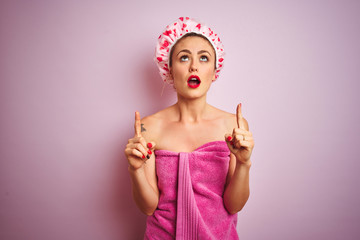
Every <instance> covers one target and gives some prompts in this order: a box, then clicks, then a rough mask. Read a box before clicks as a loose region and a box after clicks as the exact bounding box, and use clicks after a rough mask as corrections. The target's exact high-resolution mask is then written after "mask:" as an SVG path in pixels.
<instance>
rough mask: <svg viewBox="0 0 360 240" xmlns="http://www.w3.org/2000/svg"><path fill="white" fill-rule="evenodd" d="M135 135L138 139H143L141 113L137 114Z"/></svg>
mask: <svg viewBox="0 0 360 240" xmlns="http://www.w3.org/2000/svg"><path fill="white" fill-rule="evenodd" d="M134 128H135V135H136V136H137V137H141V119H140V113H139V112H135V126H134Z"/></svg>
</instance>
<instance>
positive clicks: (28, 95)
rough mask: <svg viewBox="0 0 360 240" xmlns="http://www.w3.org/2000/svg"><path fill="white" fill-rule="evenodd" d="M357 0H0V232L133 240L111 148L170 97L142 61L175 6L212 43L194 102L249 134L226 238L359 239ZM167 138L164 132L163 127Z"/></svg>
mask: <svg viewBox="0 0 360 240" xmlns="http://www.w3.org/2000/svg"><path fill="white" fill-rule="evenodd" d="M359 12H360V2H359V1H350V0H348V1H344V0H336V1H335V0H330V1H325V0H323V1H320V0H308V1H280V0H278V1H275V0H272V1H265V0H264V1H250V0H248V1H221V3H220V1H210V0H206V1H193V0H190V1H188V0H183V1H177V2H176V3H170V2H169V1H146V0H143V1H135V0H132V1H129V3H125V2H122V1H115V0H113V1H110V0H107V1H46V0H42V1H40V0H37V1H36V0H35V1H25V0H24V1H10V0H9V1H1V2H0V31H1V32H0V56H1V57H0V79H1V86H0V107H1V125H0V126H1V129H0V130H1V134H0V141H1V142H0V147H1V153H0V157H1V162H0V239H6V240H29V239H52V240H64V239H87V240H97V239H107V240H112V239H113V240H115V239H141V238H142V236H143V233H144V228H145V216H144V215H143V214H141V213H140V211H139V210H138V209H137V208H136V206H135V204H134V202H133V201H132V197H131V192H130V180H129V176H128V173H127V162H126V159H125V157H124V153H123V150H124V147H125V144H126V142H127V139H128V138H130V137H131V136H132V135H133V118H134V111H135V110H139V111H140V113H141V114H142V116H145V115H148V114H151V113H153V112H155V111H157V110H159V109H162V108H164V107H166V106H168V105H170V104H173V103H174V102H175V100H176V99H175V94H174V92H173V90H172V89H171V87H165V90H164V94H163V96H161V89H162V87H163V84H162V82H161V80H160V76H159V75H158V73H157V69H156V66H155V64H154V63H153V60H152V59H153V53H154V46H155V41H156V39H157V37H158V35H159V34H160V33H161V31H162V30H163V29H164V27H165V26H166V25H167V24H168V23H170V22H172V21H173V20H175V19H176V18H177V17H179V16H192V17H195V18H198V19H201V20H203V21H204V22H206V23H208V24H209V25H210V26H212V27H213V28H214V29H215V30H216V31H217V32H218V33H219V34H220V36H221V37H222V40H223V42H224V44H225V49H226V51H227V56H226V63H225V68H224V70H223V72H222V73H221V75H220V79H219V80H218V81H217V82H215V83H214V85H213V86H212V88H211V90H210V92H209V95H208V101H209V103H210V104H213V105H214V106H216V107H219V108H222V109H224V110H227V111H229V112H235V107H236V104H237V103H238V102H242V103H243V114H244V116H245V117H246V118H247V120H248V121H249V123H250V128H251V131H252V132H253V134H254V136H255V140H256V144H255V149H254V153H253V157H252V160H253V167H252V169H251V196H250V199H249V202H248V203H247V205H246V206H245V208H244V209H243V211H242V212H240V214H239V224H238V231H239V236H240V238H241V239H247V240H250V239H254V240H257V239H277V240H278V239H280V240H282V239H359V238H360V228H359V226H360V207H359V203H360V192H359V187H358V184H359V180H360V174H359V167H360V163H359V160H360V157H359V156H360V147H359V140H358V137H359V136H360V127H359V122H360V113H359V109H360V107H359V103H360V96H359V94H358V91H359V89H360V83H359V82H360V70H359V69H360V44H359V43H360V14H359ZM174 141H176V140H175V139H174Z"/></svg>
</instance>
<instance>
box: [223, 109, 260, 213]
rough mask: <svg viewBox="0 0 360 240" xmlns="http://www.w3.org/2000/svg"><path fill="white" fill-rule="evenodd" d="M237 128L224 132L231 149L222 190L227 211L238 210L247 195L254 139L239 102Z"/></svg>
mask: <svg viewBox="0 0 360 240" xmlns="http://www.w3.org/2000/svg"><path fill="white" fill-rule="evenodd" d="M236 121H237V128H234V130H233V133H232V134H226V135H225V140H226V142H227V144H228V147H229V149H230V151H231V153H232V154H231V159H230V167H229V176H228V184H227V186H226V188H225V192H224V205H225V208H226V209H227V210H228V212H229V213H231V214H234V213H236V212H238V211H240V210H241V209H242V208H243V207H244V206H245V204H246V202H247V200H248V198H249V195H250V187H249V171H250V167H251V161H250V156H251V153H252V150H253V148H254V139H253V136H252V133H251V132H249V126H248V123H247V121H246V120H245V119H244V118H243V117H242V113H241V104H239V105H238V106H237V109H236Z"/></svg>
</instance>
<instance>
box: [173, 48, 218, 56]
mask: <svg viewBox="0 0 360 240" xmlns="http://www.w3.org/2000/svg"><path fill="white" fill-rule="evenodd" d="M181 52H186V53H189V54H191V51H190V50H188V49H183V50H181V51H180V52H178V54H176V56H177V55H179V54H180V53H181ZM201 53H208V54H209V55H210V56H211V54H210V53H209V52H208V51H206V50H200V51H198V54H201Z"/></svg>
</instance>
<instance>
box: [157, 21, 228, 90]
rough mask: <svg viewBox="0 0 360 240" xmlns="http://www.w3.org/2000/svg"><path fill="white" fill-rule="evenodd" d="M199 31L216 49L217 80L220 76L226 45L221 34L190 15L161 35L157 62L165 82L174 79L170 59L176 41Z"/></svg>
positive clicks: (171, 81) (171, 82)
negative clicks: (170, 68)
mask: <svg viewBox="0 0 360 240" xmlns="http://www.w3.org/2000/svg"><path fill="white" fill-rule="evenodd" d="M191 32H193V33H197V34H201V35H203V36H204V37H206V38H207V39H208V40H209V42H210V43H211V45H212V46H213V48H214V51H215V55H216V56H215V57H216V65H215V66H216V70H215V71H216V72H215V80H216V79H217V78H218V77H219V72H220V70H221V69H222V68H223V65H224V55H225V52H224V46H223V44H222V42H221V40H220V38H219V36H218V35H217V34H216V33H214V31H213V30H212V29H211V28H209V27H208V26H206V25H205V24H203V23H200V22H198V21H196V20H194V19H192V18H189V17H180V18H179V19H177V21H175V22H174V23H172V24H170V25H168V26H167V27H166V28H165V31H164V32H163V33H162V34H161V35H160V36H159V38H158V42H157V45H156V49H155V59H154V60H155V62H156V64H157V66H158V68H159V72H160V76H161V78H162V79H163V81H164V82H167V83H169V84H173V83H174V80H173V79H172V77H171V75H170V70H169V61H170V52H171V48H172V47H173V46H174V45H175V43H176V42H177V41H178V40H179V39H181V38H182V37H183V36H184V35H185V34H187V33H191Z"/></svg>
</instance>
